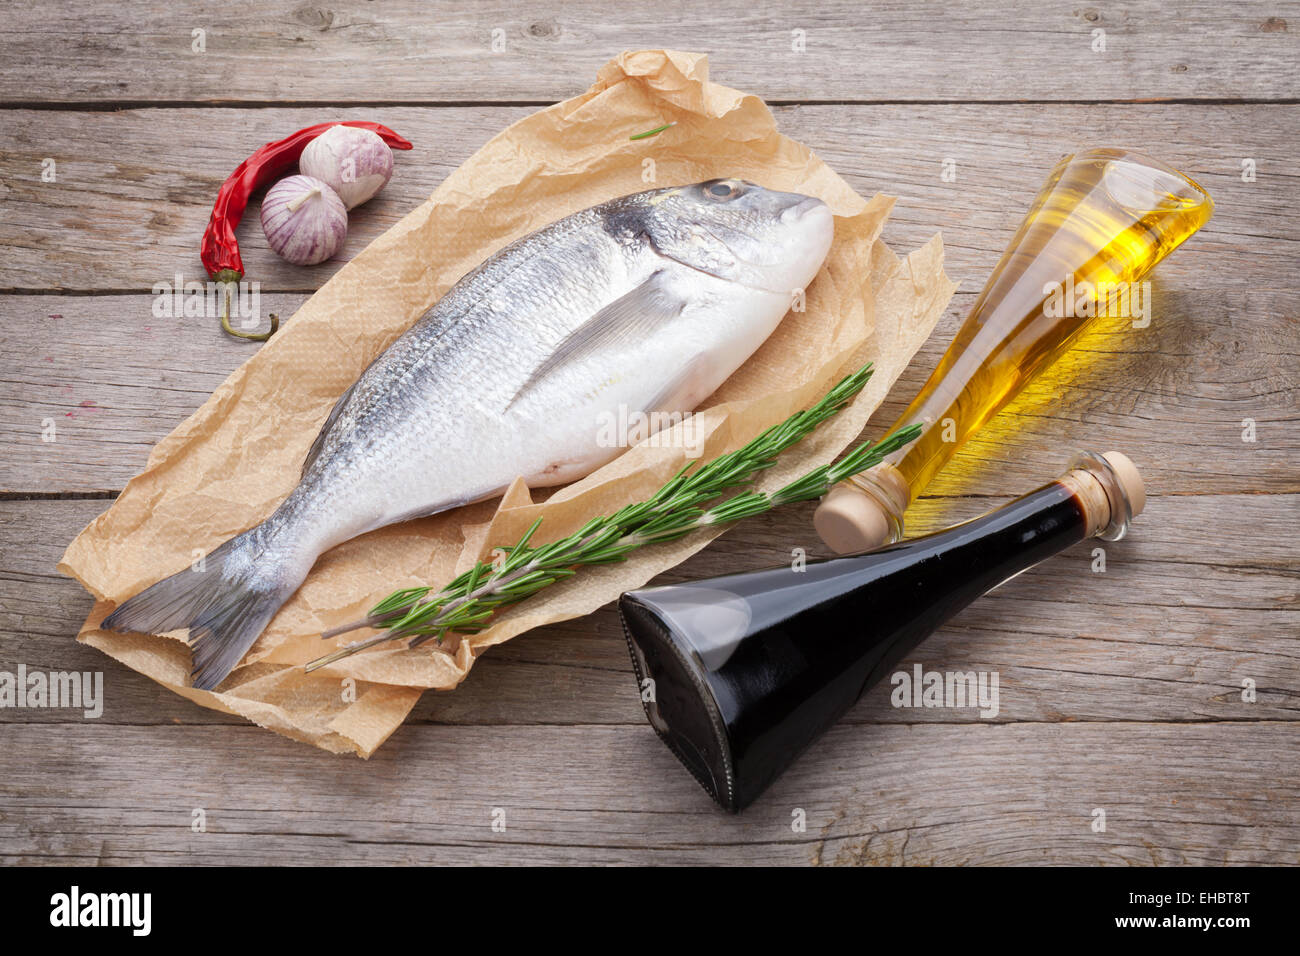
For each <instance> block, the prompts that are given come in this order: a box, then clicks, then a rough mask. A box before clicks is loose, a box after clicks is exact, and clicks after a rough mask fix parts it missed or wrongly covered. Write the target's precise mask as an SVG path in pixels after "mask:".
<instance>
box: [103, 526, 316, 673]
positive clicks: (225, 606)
mask: <svg viewBox="0 0 1300 956" xmlns="http://www.w3.org/2000/svg"><path fill="white" fill-rule="evenodd" d="M261 530H262V529H261V528H254V529H252V530H251V531H247V532H245V533H244V534H241V535H237V536H236V537H234V538H231V539H230V540H229V541H227V542H225V543H224V544H222V545H220V546H218V547H217V548H216V549H215V550H214V551H212V552H211V553H210V554H208V555H207V556H206V557H205V558H204V559H203V560H202V561H197V562H195V564H194V565H192V566H191V567H189V568H186V569H185V570H184V571H179V572H177V573H176V574H173V575H172V576H171V577H169V578H163V579H162V580H161V581H159V582H157V583H156V584H151V585H150V586H149V587H147V588H145V589H144V590H143V591H141V592H140V593H139V594H137V595H135V596H134V597H132V598H130V599H129V600H127V601H126V602H124V603H123V604H121V605H120V606H119V607H118V608H117V609H116V610H115V611H113V613H112V614H110V615H109V616H108V617H106V618H105V619H104V621H103V623H102V624H100V627H102V628H105V629H107V630H110V631H132V632H137V633H145V634H162V633H165V632H167V631H175V630H179V629H180V628H189V638H188V640H189V644H190V647H191V648H192V649H193V654H194V666H193V681H192V684H193V686H194V687H197V688H199V689H200V690H212V689H213V688H215V687H216V686H217V685H218V684H220V683H221V681H222V680H224V679H225V677H226V675H227V674H229V673H230V672H231V671H232V670H234V669H235V666H236V665H237V664H238V663H239V661H240V660H241V659H242V658H243V656H244V654H246V653H247V652H248V649H249V648H250V647H252V646H253V642H254V641H256V640H257V637H258V635H259V634H261V633H262V631H263V630H264V629H265V627H266V625H267V624H269V623H270V621H271V618H273V617H274V616H275V612H276V611H278V610H279V609H280V605H282V604H283V603H284V602H285V601H286V600H288V598H289V596H290V595H291V594H293V592H294V591H296V590H297V589H298V585H299V584H301V583H302V578H303V577H305V576H306V570H305V569H303V570H301V572H300V573H298V574H293V573H288V574H286V573H284V572H286V571H291V570H292V569H291V568H290V567H288V562H287V561H285V560H284V558H282V557H279V556H277V554H276V553H275V552H270V553H268V552H267V551H266V550H265V549H263V548H262V547H261V546H260V540H261V535H260V532H261Z"/></svg>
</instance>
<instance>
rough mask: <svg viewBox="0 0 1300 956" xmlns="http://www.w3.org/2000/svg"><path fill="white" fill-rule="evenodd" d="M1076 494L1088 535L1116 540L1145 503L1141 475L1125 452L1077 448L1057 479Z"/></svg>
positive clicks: (1139, 512)
mask: <svg viewBox="0 0 1300 956" xmlns="http://www.w3.org/2000/svg"><path fill="white" fill-rule="evenodd" d="M1059 480H1060V481H1061V482H1062V483H1063V484H1065V485H1066V487H1068V488H1069V489H1070V490H1071V491H1073V492H1074V493H1075V495H1076V496H1077V498H1078V500H1079V503H1080V504H1081V505H1082V506H1083V510H1084V515H1085V517H1086V518H1087V521H1088V536H1089V537H1093V536H1096V537H1098V538H1101V539H1102V540H1103V541H1118V540H1119V539H1120V538H1122V537H1124V535H1126V534H1127V533H1128V526H1129V522H1131V521H1132V520H1133V518H1134V516H1136V515H1138V514H1141V512H1142V509H1143V508H1145V507H1146V503H1147V495H1146V489H1145V488H1144V487H1143V484H1142V476H1141V475H1140V474H1138V470H1137V468H1136V467H1135V466H1134V464H1133V462H1132V461H1130V460H1129V458H1128V456H1127V455H1124V454H1121V453H1120V452H1117V451H1108V452H1106V453H1105V454H1104V455H1099V454H1097V453H1096V452H1091V451H1087V450H1086V449H1085V450H1083V451H1080V452H1079V453H1078V454H1077V455H1075V456H1074V460H1073V461H1071V462H1070V470H1069V471H1068V472H1066V473H1065V474H1064V475H1062V476H1061V478H1060V479H1059Z"/></svg>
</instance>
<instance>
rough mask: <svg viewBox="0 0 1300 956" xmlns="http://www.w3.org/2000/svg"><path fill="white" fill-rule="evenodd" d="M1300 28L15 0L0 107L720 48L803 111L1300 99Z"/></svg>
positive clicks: (520, 75)
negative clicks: (904, 103)
mask: <svg viewBox="0 0 1300 956" xmlns="http://www.w3.org/2000/svg"><path fill="white" fill-rule="evenodd" d="M1297 20H1300V11H1298V10H1297V7H1296V5H1295V4H1294V3H1290V2H1281V3H1270V4H1266V5H1246V4H1242V5H1224V4H1220V3H1213V2H1210V0H1197V2H1188V3H1181V4H1179V5H1178V10H1177V11H1176V12H1175V11H1172V10H1170V9H1169V7H1168V5H1167V4H1164V3H1161V2H1160V0H1137V2H1129V3H1125V4H1123V5H1122V6H1119V7H1116V6H1072V5H1068V4H1067V5H1060V4H1047V5H1044V4H1036V3H1032V2H1029V0H1018V2H1014V3H1006V2H999V0H967V2H965V3H962V4H958V5H940V4H933V3H920V4H918V3H908V2H902V0H888V2H880V3H873V4H872V5H871V6H870V8H869V9H864V8H863V7H862V6H861V5H860V4H855V3H851V2H848V0H822V2H812V0H792V2H787V3H783V4H781V6H780V8H779V10H778V9H775V8H771V7H768V8H756V7H755V6H754V5H753V4H748V3H744V2H742V0H715V2H713V3H710V4H708V5H707V6H703V7H701V6H699V5H695V4H688V3H684V2H676V3H667V4H664V3H659V4H655V5H653V6H640V7H638V6H633V5H620V7H619V9H618V16H617V17H611V16H610V10H609V6H608V4H604V3H600V2H598V0H577V2H568V3H565V4H563V5H562V6H560V7H558V8H557V7H556V6H554V5H543V4H536V3H525V4H521V3H518V2H510V3H506V2H501V0H495V2H490V3H480V4H475V5H473V7H472V12H470V8H467V7H465V6H464V5H463V4H456V3H452V2H449V0H442V2H438V3H427V2H421V0H401V2H392V0H390V2H386V3H383V4H373V3H364V2H360V0H335V2H332V3H330V4H329V5H328V6H324V5H316V4H297V5H292V6H290V5H285V4H279V3H274V2H271V0H241V2H225V3H215V2H206V3H198V4H194V3H191V4H169V3H163V2H153V3H147V4H144V5H141V4H131V5H129V6H128V5H125V4H120V3H111V2H108V0H81V2H79V3H75V4H74V3H66V2H64V3H48V2H44V3H42V2H38V0H19V2H14V3H11V4H9V10H8V15H7V16H6V17H5V20H4V23H3V25H0V46H3V47H4V49H5V50H6V53H7V62H8V69H7V70H6V71H5V74H4V77H3V81H2V82H0V102H10V103H13V102H18V103H29V102H56V103H57V102H84V103H113V102H116V101H120V100H128V101H142V100H149V101H168V102H184V103H196V102H201V103H230V102H252V103H263V102H284V101H298V102H338V103H349V102H351V103H367V102H377V101H379V102H448V101H453V102H461V101H500V100H513V99H522V100H527V101H530V102H531V101H536V100H556V99H562V98H565V97H568V96H573V95H575V94H577V93H579V92H581V91H582V90H584V89H585V88H586V87H587V84H588V83H589V82H590V81H591V80H592V79H593V78H594V77H595V73H596V70H597V69H599V67H600V66H602V65H603V64H604V63H605V62H606V61H607V60H609V59H610V58H612V57H614V56H616V55H617V54H618V53H619V52H621V51H623V50H637V49H652V48H669V49H678V50H699V51H701V52H707V53H709V55H710V64H711V66H712V71H713V75H714V77H715V78H716V79H717V80H718V81H719V82H722V83H726V84H727V85H729V86H734V87H738V88H741V89H750V90H753V91H755V92H758V93H760V94H761V95H763V96H765V97H768V98H776V99H787V100H788V99H797V100H823V101H824V100H891V101H897V100H923V101H931V100H957V101H968V100H981V99H983V100H990V99H991V100H1071V99H1094V100H1114V99H1142V100H1152V99H1167V98H1193V97H1195V98H1202V97H1211V98H1232V99H1237V98H1243V97H1249V98H1267V97H1292V96H1294V94H1295V89H1294V86H1293V85H1292V83H1291V77H1292V70H1291V67H1292V64H1293V62H1294V59H1295V57H1296V54H1297V52H1300V51H1297V47H1296V42H1295V39H1294V36H1295V33H1294V25H1295V24H1296V22H1297ZM141 23H147V24H148V25H149V26H148V29H145V30H142V29H140V24H141ZM1289 27H1290V28H1291V29H1288V28H1289ZM196 29H198V30H203V31H205V33H204V35H203V38H202V39H203V44H202V46H203V52H201V53H198V52H195V49H196V47H195V43H196V40H195V37H194V31H195V30H196ZM796 31H799V33H796ZM1098 31H1102V34H1104V36H1099V34H1098ZM799 34H802V37H803V40H804V47H805V49H804V52H796V49H795V40H796V39H797V38H798V36H799ZM1102 42H1104V47H1102V46H1101V43H1102ZM494 51H499V52H494ZM33 78H39V79H38V81H37V82H33Z"/></svg>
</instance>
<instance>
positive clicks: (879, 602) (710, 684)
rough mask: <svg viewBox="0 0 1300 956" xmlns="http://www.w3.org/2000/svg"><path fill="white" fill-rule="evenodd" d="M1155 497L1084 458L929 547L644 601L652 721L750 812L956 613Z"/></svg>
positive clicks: (1114, 456)
mask: <svg viewBox="0 0 1300 956" xmlns="http://www.w3.org/2000/svg"><path fill="white" fill-rule="evenodd" d="M1144 500H1145V499H1144V496H1143V492H1142V483H1141V479H1140V478H1139V477H1138V475H1137V471H1136V469H1134V468H1133V466H1132V463H1131V462H1129V461H1128V459H1127V458H1125V457H1124V456H1123V455H1119V454H1118V453H1114V452H1111V453H1108V454H1107V455H1105V456H1099V455H1092V454H1090V453H1083V454H1081V455H1080V456H1079V457H1078V458H1076V459H1075V461H1074V462H1072V463H1071V468H1070V470H1069V471H1068V472H1067V473H1066V474H1065V475H1063V476H1062V477H1061V478H1059V479H1057V480H1056V481H1053V482H1051V483H1050V484H1047V485H1044V486H1043V487H1042V488H1039V489H1038V490H1036V491H1032V492H1030V493H1029V494H1027V495H1025V496H1023V497H1021V498H1018V499H1016V500H1015V501H1012V502H1010V503H1009V504H1007V505H1005V506H1003V507H1001V508H998V509H997V510H995V511H992V512H990V513H989V514H986V515H984V516H983V517H980V518H976V519H974V520H972V521H968V522H966V523H965V524H961V525H957V526H956V527H953V528H949V529H947V530H944V531H940V532H937V533H935V534H931V535H927V536H926V537H922V538H915V539H912V540H910V541H904V542H902V543H899V544H894V545H891V546H889V547H886V548H884V549H882V550H880V551H874V552H868V553H863V554H856V555H848V556H844V557H836V558H828V559H821V560H814V561H809V562H807V564H806V565H804V566H803V567H801V568H794V567H790V566H782V567H778V568H770V569H766V570H761V571H753V572H748V573H743V574H730V575H725V576H722V577H716V578H709V579H706V580H700V581H693V582H688V583H685V584H676V585H671V586H667V587H657V588H646V589H642V590H639V591H631V592H629V593H627V594H625V595H623V597H622V599H621V600H620V602H619V612H620V614H621V616H622V620H623V627H624V631H625V633H626V635H627V640H628V647H629V649H630V651H631V653H632V662H633V665H634V667H635V669H636V674H637V681H638V684H639V685H640V686H641V688H642V700H643V701H644V702H645V710H646V716H647V717H648V718H649V720H650V723H651V725H652V726H653V727H654V729H655V730H656V732H658V734H659V736H660V737H661V738H662V739H663V740H664V742H665V743H666V744H667V745H668V746H669V748H671V749H672V751H673V752H674V753H675V754H676V755H677V757H678V758H679V759H680V760H681V762H682V763H683V764H685V765H686V768H687V769H688V770H690V771H691V773H692V774H694V775H695V778H696V779H697V780H698V781H699V782H700V784H701V785H702V786H703V787H704V789H705V790H707V791H708V792H709V794H710V795H711V796H712V797H713V798H714V799H715V800H717V801H718V803H720V804H721V805H722V806H723V807H725V808H726V809H728V810H731V811H733V812H736V811H739V810H741V809H742V808H744V807H745V806H747V805H748V804H750V803H751V802H753V800H754V799H755V798H757V797H758V796H759V794H761V793H762V792H763V791H764V790H765V789H766V788H767V787H768V785H770V784H771V783H772V782H773V781H774V780H775V779H776V778H777V777H778V776H780V774H781V773H782V772H783V771H784V770H785V769H786V767H788V766H789V765H790V763H791V762H793V761H794V759H795V758H796V757H797V756H798V755H799V754H800V753H801V752H803V750H804V749H805V748H807V747H808V745H809V744H811V743H812V742H813V741H814V740H815V739H816V738H817V737H818V736H820V735H821V734H822V733H823V732H824V731H825V730H826V729H827V728H829V727H830V726H831V725H832V724H833V723H834V722H835V721H836V720H838V719H839V717H840V716H841V715H843V714H844V712H845V711H847V710H848V709H849V708H850V707H851V706H852V705H853V704H854V703H855V702H856V701H857V700H858V698H859V697H861V696H862V694H863V692H864V691H866V690H867V689H868V688H870V687H871V686H872V685H874V684H875V683H876V682H877V681H879V680H880V679H881V678H882V677H883V676H885V674H887V673H888V672H889V671H890V669H891V668H893V667H894V666H895V665H896V664H898V662H899V661H900V660H902V659H903V658H904V657H906V656H907V655H908V654H909V653H910V652H911V651H912V649H913V648H915V647H916V645H917V644H918V643H919V642H920V641H921V640H923V639H924V638H925V637H926V636H928V635H929V634H930V633H931V632H933V631H934V630H935V629H936V628H938V627H939V626H940V625H941V624H943V623H944V622H945V621H947V620H948V619H949V618H951V617H952V616H953V615H954V614H956V613H957V612H958V611H960V610H961V609H962V608H964V607H966V605H968V604H969V603H970V602H971V601H973V600H974V599H975V598H977V597H979V596H980V595H981V594H984V593H985V592H987V591H989V590H991V589H992V588H994V587H997V586H998V585H999V584H1001V583H1002V582H1003V581H1006V580H1007V579H1008V578H1011V577H1013V576H1014V575H1016V574H1019V573H1020V572H1021V571H1024V570H1025V569H1026V568H1029V567H1032V566H1033V565H1035V564H1037V563H1038V562H1039V561H1042V560H1043V559H1045V558H1048V557H1051V556H1052V555H1054V554H1056V553H1057V552H1059V551H1062V550H1064V549H1065V548H1067V547H1069V546H1070V545H1072V544H1075V543H1077V542H1079V541H1082V540H1084V539H1085V538H1088V537H1092V536H1098V537H1103V538H1106V539H1109V540H1113V539H1115V538H1118V537H1120V536H1122V535H1123V534H1124V532H1125V531H1126V530H1127V527H1128V521H1129V519H1130V518H1131V517H1132V516H1133V515H1134V514H1136V513H1137V512H1138V511H1140V510H1141V508H1142V504H1143V502H1144ZM647 681H650V682H652V683H647Z"/></svg>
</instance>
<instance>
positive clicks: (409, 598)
mask: <svg viewBox="0 0 1300 956" xmlns="http://www.w3.org/2000/svg"><path fill="white" fill-rule="evenodd" d="M871 371H872V369H871V365H870V364H869V363H868V364H867V365H864V366H863V367H862V368H860V369H858V371H856V372H854V373H853V374H852V375H849V376H847V377H846V378H845V379H843V380H842V381H841V382H839V383H838V384H837V385H836V386H835V387H834V388H832V389H831V390H830V391H829V392H827V393H826V395H825V396H824V397H823V398H822V399H821V401H819V402H817V404H815V405H813V406H812V407H811V408H808V409H805V410H804V411H801V412H796V413H795V414H793V415H791V416H790V417H789V418H787V419H786V420H785V421H783V422H781V423H780V424H777V425H773V426H772V427H770V428H768V429H767V430H766V431H764V432H763V433H762V434H761V435H759V436H758V437H757V438H754V439H753V440H752V441H750V442H749V443H748V444H746V445H744V446H742V447H741V448H738V449H736V450H735V451H731V452H727V453H726V454H724V455H720V456H718V457H717V458H714V459H713V460H712V461H709V462H707V463H705V464H703V465H701V466H699V467H698V468H694V469H693V464H688V465H686V466H685V467H684V468H682V470H681V471H679V472H678V473H677V474H676V475H674V476H673V477H672V479H670V480H669V481H668V482H667V484H665V485H664V486H663V487H661V488H660V489H659V490H658V491H657V492H655V493H654V495H652V496H651V497H650V498H648V499H646V500H645V501H639V502H636V503H635V504H630V505H627V506H626V507H623V508H620V509H619V510H618V511H616V512H614V513H613V514H609V515H602V516H600V517H596V518H592V519H591V520H590V521H588V522H587V523H586V524H585V525H583V526H582V527H581V528H579V529H578V530H577V531H575V532H574V533H573V534H571V535H568V536H567V537H564V538H560V539H559V540H558V541H552V542H551V543H550V544H544V545H540V546H538V547H532V546H531V545H530V544H529V542H530V541H531V540H532V538H533V535H534V534H536V532H537V529H538V527H539V526H540V524H541V519H540V518H539V519H538V520H537V521H535V522H534V523H533V525H532V527H530V528H529V529H528V530H527V531H526V532H525V533H524V535H523V537H522V538H520V539H519V541H517V542H516V543H515V544H514V545H513V546H511V547H508V548H500V549H498V552H499V553H500V555H501V556H500V557H499V558H498V559H497V560H496V561H493V562H486V561H480V562H479V563H477V564H475V565H474V567H472V568H470V569H469V570H468V571H466V572H464V573H463V574H461V575H459V576H458V577H456V578H455V579H454V580H453V581H451V583H449V584H448V585H446V586H445V587H443V588H442V589H441V590H439V591H437V592H435V591H434V590H433V588H430V587H416V588H405V589H403V590H400V591H394V592H393V593H392V594H390V595H389V596H388V597H386V598H384V600H382V601H380V602H379V603H378V604H376V605H375V606H374V607H373V608H372V609H371V611H370V613H369V614H368V615H367V616H366V617H365V618H364V619H363V620H360V621H357V622H355V623H352V624H347V625H344V626H343V627H337V628H334V629H333V630H330V631H327V632H325V633H324V634H322V635H321V636H322V637H325V638H328V637H334V636H336V635H338V634H343V633H346V632H348V631H353V630H357V629H358V628H363V627H371V628H378V629H380V630H382V631H383V633H381V634H380V635H378V636H377V637H373V638H369V639H366V640H361V641H354V642H352V643H350V644H345V645H344V646H343V647H340V648H339V649H338V650H336V651H334V652H333V653H332V654H328V655H326V656H325V657H321V658H319V659H317V660H314V661H312V662H311V663H310V664H308V665H307V670H309V671H312V670H315V669H316V668H318V667H324V666H325V665H326V664H331V663H333V662H334V661H337V660H340V659H342V658H344V657H348V656H350V655H352V654H355V653H357V652H358V651H363V650H365V649H367V648H369V647H374V646H376V645H378V644H384V643H387V642H388V641H395V640H401V639H405V638H409V639H410V644H409V645H408V646H410V647H415V646H417V645H419V644H422V643H424V642H425V641H427V640H429V639H430V638H436V639H438V640H441V639H442V637H443V635H445V634H448V633H450V632H453V631H455V632H459V633H468V634H472V633H476V632H478V631H481V630H483V629H484V628H486V627H488V626H489V624H490V623H491V620H492V617H493V616H494V615H495V614H496V612H497V611H498V610H499V609H500V608H502V607H505V606H507V605H510V604H514V603H516V602H518V601H522V600H524V599H525V598H528V597H530V596H532V595H533V594H536V593H537V592H538V591H540V590H542V589H543V588H545V587H548V586H549V585H551V584H554V583H555V582H556V581H560V580H563V579H565V578H568V577H571V576H572V575H573V574H574V573H576V569H577V568H579V567H584V566H590V565H599V564H612V563H614V562H617V561H622V560H624V559H625V558H626V557H627V555H628V554H629V553H630V552H632V551H635V550H636V549H637V548H640V547H644V546H645V545H647V544H659V543H662V542H665V541H675V540H677V539H678V538H682V537H684V536H686V535H688V534H690V533H691V532H692V531H698V530H699V529H701V528H706V527H709V526H710V525H719V524H728V523H731V522H733V521H739V520H740V519H741V518H748V517H751V516H753V515H758V514H762V513H763V512H765V511H770V510H771V509H772V508H775V507H777V506H779V505H784V504H791V503H793V502H796V501H808V500H810V499H813V498H818V497H821V496H822V495H824V494H825V493H826V492H827V491H828V490H829V489H830V488H831V487H832V486H833V485H834V484H836V483H837V482H839V481H841V480H843V479H844V478H847V477H848V476H849V475H854V474H857V473H858V472H860V471H864V470H866V469H867V468H870V467H872V466H873V465H876V464H879V463H880V462H881V461H882V460H883V459H884V458H885V457H886V456H888V455H890V454H892V453H893V452H895V451H897V450H898V449H899V448H902V447H903V446H904V445H906V444H908V443H909V442H911V441H913V440H914V439H915V438H916V437H917V435H919V434H920V431H921V428H920V426H919V425H913V426H910V427H908V428H904V429H901V430H899V431H897V432H895V433H894V434H892V435H890V436H889V437H887V438H885V439H883V440H881V441H879V442H877V443H876V444H874V445H873V444H871V443H870V442H864V443H862V444H861V445H858V446H857V447H856V448H854V449H853V450H852V451H851V452H849V453H848V454H847V455H846V456H845V457H844V458H842V459H840V460H839V461H838V462H835V463H834V464H829V465H822V466H820V467H818V468H814V469H813V470H812V471H810V472H808V473H807V474H806V475H803V476H802V477H800V478H797V479H795V480H794V481H792V482H790V483H789V484H787V485H785V486H784V487H782V488H779V489H777V490H776V491H774V492H771V493H770V494H766V493H763V492H758V491H745V492H740V493H739V494H736V495H735V496H733V497H731V498H728V499H727V500H725V501H722V502H721V503H717V499H719V498H721V497H722V496H723V495H725V494H727V493H728V492H729V491H732V490H734V489H735V488H737V487H739V486H740V485H746V484H749V483H750V482H752V481H753V480H754V479H755V478H756V477H757V476H758V474H759V473H760V472H762V471H764V470H766V469H768V468H771V467H772V466H773V465H774V464H776V460H777V457H778V456H779V455H780V454H781V453H782V452H783V451H785V450H786V449H788V448H790V447H791V446H792V445H795V444H797V443H798V442H799V441H801V440H802V439H803V438H805V437H806V436H807V435H808V434H809V433H810V432H812V431H813V429H815V428H816V427H817V426H818V425H820V424H821V423H822V422H824V421H826V419H828V418H830V417H831V416H832V415H834V414H836V413H837V412H839V411H840V410H841V409H843V408H844V407H845V406H847V405H848V404H849V402H850V401H852V399H853V397H854V396H855V395H857V394H858V392H860V391H861V390H862V388H863V387H864V386H865V385H866V384H867V380H868V379H869V378H870V377H871ZM692 469H693V470H692Z"/></svg>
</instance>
